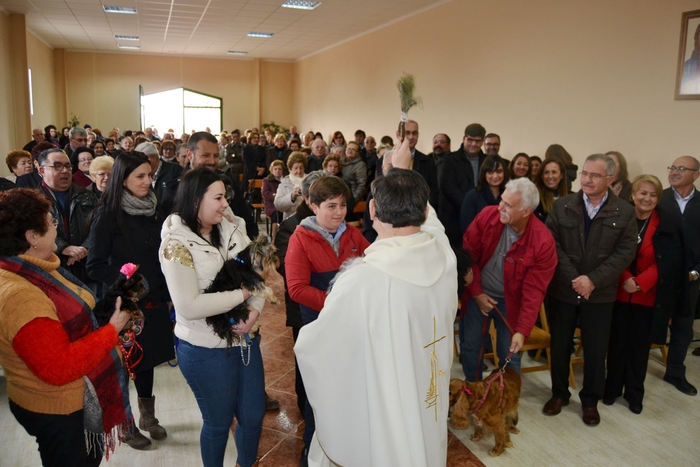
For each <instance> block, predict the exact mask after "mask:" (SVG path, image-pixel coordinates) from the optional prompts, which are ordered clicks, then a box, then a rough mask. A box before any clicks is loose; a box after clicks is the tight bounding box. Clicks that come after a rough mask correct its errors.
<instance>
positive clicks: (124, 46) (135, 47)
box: [117, 44, 141, 50]
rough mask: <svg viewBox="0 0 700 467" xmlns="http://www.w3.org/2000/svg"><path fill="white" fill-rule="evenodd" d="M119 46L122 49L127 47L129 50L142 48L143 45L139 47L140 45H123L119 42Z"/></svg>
mask: <svg viewBox="0 0 700 467" xmlns="http://www.w3.org/2000/svg"><path fill="white" fill-rule="evenodd" d="M117 47H119V48H120V49H127V50H141V47H139V46H138V45H121V44H117Z"/></svg>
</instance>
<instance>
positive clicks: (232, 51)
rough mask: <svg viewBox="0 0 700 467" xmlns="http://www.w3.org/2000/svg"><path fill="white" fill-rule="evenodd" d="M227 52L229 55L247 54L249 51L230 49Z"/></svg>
mask: <svg viewBox="0 0 700 467" xmlns="http://www.w3.org/2000/svg"><path fill="white" fill-rule="evenodd" d="M226 53H227V54H229V55H246V54H247V53H248V52H240V51H238V50H229V51H228V52H226Z"/></svg>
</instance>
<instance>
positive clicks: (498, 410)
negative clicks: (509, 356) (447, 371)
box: [450, 368, 522, 457]
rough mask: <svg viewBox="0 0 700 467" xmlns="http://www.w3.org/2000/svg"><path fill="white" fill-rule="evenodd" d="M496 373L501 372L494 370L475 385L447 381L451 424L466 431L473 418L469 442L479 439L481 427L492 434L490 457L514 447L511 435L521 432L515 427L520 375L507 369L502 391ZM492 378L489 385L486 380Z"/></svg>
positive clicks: (453, 380)
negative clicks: (470, 418)
mask: <svg viewBox="0 0 700 467" xmlns="http://www.w3.org/2000/svg"><path fill="white" fill-rule="evenodd" d="M498 372H500V370H498V369H497V370H495V371H494V372H493V373H491V376H490V377H489V378H487V379H486V380H484V381H477V382H475V383H471V382H469V381H462V380H460V379H452V380H450V408H451V409H452V415H451V417H450V425H452V427H453V428H456V429H466V428H469V416H471V417H472V418H473V419H474V434H473V435H472V436H471V440H472V441H480V440H481V438H482V437H483V436H484V432H483V428H484V427H486V428H487V429H489V430H490V431H492V432H493V435H494V438H496V446H495V447H494V448H493V449H492V450H490V451H489V455H490V456H491V457H496V456H500V455H501V454H503V451H504V450H505V448H509V447H512V446H513V443H512V442H511V441H510V433H513V434H518V433H520V430H518V429H517V428H516V427H515V425H517V424H518V402H519V401H520V386H521V384H522V383H521V381H520V375H519V374H518V372H517V371H515V370H513V369H511V368H506V371H505V372H504V373H503V390H501V388H500V377H494V376H493V375H495V374H497V373H498ZM492 378H495V379H494V380H493V381H492V382H491V384H490V386H489V384H488V381H490V380H491V379H492ZM487 390H488V394H486V392H487ZM484 394H486V397H485V398H484ZM482 401H483V403H482Z"/></svg>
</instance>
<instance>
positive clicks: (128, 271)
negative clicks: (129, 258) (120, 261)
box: [119, 263, 139, 280]
mask: <svg viewBox="0 0 700 467" xmlns="http://www.w3.org/2000/svg"><path fill="white" fill-rule="evenodd" d="M138 268H139V267H138V266H136V265H135V264H134V263H126V264H125V265H124V266H122V268H121V269H120V270H119V272H121V273H122V274H124V275H125V276H126V279H127V280H129V279H131V276H133V275H134V273H135V272H136V270H137V269H138Z"/></svg>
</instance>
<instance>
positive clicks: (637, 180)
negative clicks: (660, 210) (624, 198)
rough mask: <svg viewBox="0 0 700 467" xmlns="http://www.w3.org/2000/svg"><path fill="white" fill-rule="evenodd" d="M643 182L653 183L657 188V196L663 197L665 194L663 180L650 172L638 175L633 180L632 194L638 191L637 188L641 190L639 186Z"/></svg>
mask: <svg viewBox="0 0 700 467" xmlns="http://www.w3.org/2000/svg"><path fill="white" fill-rule="evenodd" d="M642 183H651V184H652V185H654V189H655V190H656V196H658V198H659V199H661V196H662V195H663V194H664V187H663V185H662V184H661V181H660V180H659V179H658V178H657V177H656V176H655V175H649V174H642V175H638V176H637V177H636V178H635V179H634V180H633V181H632V195H634V194H635V193H636V192H637V190H639V187H640V186H642Z"/></svg>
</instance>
